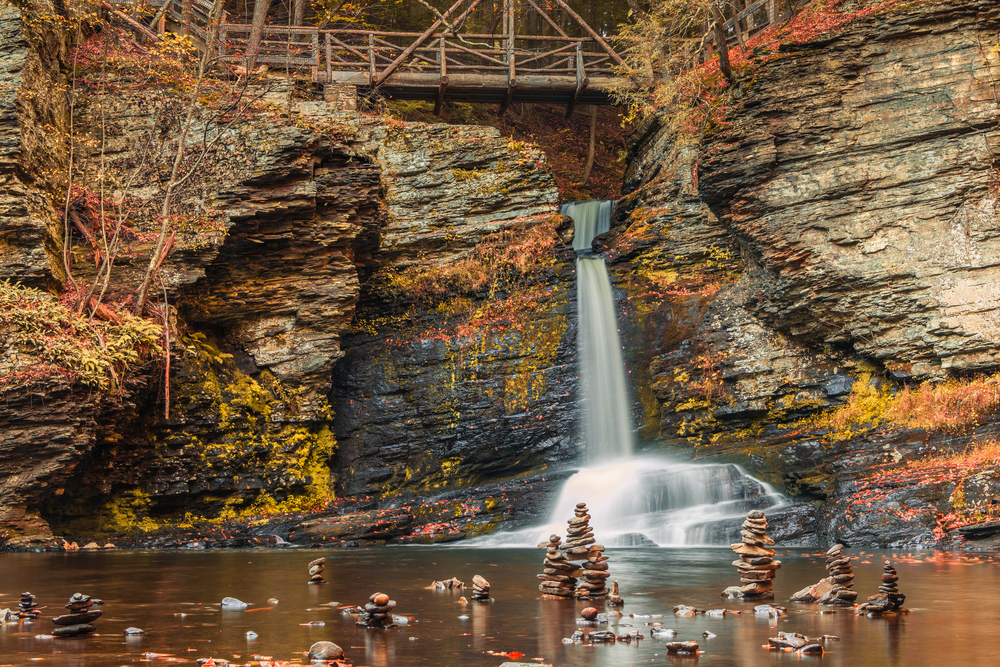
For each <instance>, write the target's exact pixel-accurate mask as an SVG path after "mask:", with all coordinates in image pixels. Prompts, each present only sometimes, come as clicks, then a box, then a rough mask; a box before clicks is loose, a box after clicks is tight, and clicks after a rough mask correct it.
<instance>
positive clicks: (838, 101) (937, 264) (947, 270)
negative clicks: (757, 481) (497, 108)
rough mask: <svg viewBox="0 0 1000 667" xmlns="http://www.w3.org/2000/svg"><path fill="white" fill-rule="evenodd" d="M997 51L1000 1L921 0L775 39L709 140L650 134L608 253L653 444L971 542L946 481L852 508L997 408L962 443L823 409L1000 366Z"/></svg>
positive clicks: (938, 536) (829, 504)
mask: <svg viewBox="0 0 1000 667" xmlns="http://www.w3.org/2000/svg"><path fill="white" fill-rule="evenodd" d="M980 40H981V42H980ZM997 43H1000V13H998V10H997V7H996V6H995V4H992V3H985V2H978V1H969V2H957V1H956V2H945V3H933V4H932V3H926V4H920V5H918V6H909V5H908V6H907V9H906V11H905V12H903V11H900V12H897V13H887V14H882V15H876V16H874V17H871V18H869V19H865V20H863V21H859V22H857V23H855V24H852V25H850V26H848V27H847V28H845V29H844V30H843V31H842V32H840V33H838V34H837V35H835V36H831V37H828V38H824V39H823V40H817V41H814V42H810V43H806V44H800V45H792V46H788V47H783V48H782V51H781V54H780V57H778V58H777V59H775V60H773V61H771V62H768V63H766V64H763V65H761V66H760V67H759V68H757V69H756V70H755V72H754V75H753V77H752V79H748V80H745V81H742V82H739V83H738V84H737V86H738V88H739V90H740V95H739V100H740V101H739V102H738V103H737V104H736V106H735V107H734V108H733V110H732V111H731V113H730V115H729V117H728V118H727V119H726V121H725V122H724V123H723V124H722V125H720V126H719V127H716V128H713V132H712V134H711V136H710V137H707V138H706V139H705V140H704V143H703V145H701V146H693V145H691V144H690V143H685V142H684V141H682V140H680V139H679V138H678V137H677V136H675V135H673V134H671V133H670V132H669V131H668V130H666V129H664V128H661V127H659V126H658V125H657V124H656V123H655V121H654V122H650V123H649V124H647V125H646V126H644V127H643V128H640V131H639V134H638V135H637V141H638V148H637V151H636V154H635V156H634V159H633V161H632V168H631V171H630V174H629V177H628V179H627V180H628V183H629V185H628V187H629V188H630V189H632V190H633V192H632V193H631V194H629V195H628V196H627V197H626V198H625V199H624V200H623V201H622V202H621V205H620V206H619V209H618V212H617V213H616V220H615V228H614V230H613V233H612V234H611V235H609V237H608V238H607V239H604V240H602V241H601V245H602V247H603V248H605V249H607V250H608V251H609V255H610V256H611V257H612V258H613V260H612V267H613V268H612V273H613V275H614V276H615V277H616V278H615V280H616V282H617V283H618V285H619V286H621V287H622V289H624V290H625V291H626V293H627V294H628V296H629V303H630V306H631V308H632V315H631V317H632V318H633V321H632V324H631V326H630V327H629V329H630V331H629V335H628V336H627V338H628V343H627V347H628V351H629V355H630V360H631V361H630V363H632V364H633V368H634V369H635V372H634V373H633V375H634V376H637V378H638V389H639V392H638V393H639V397H640V398H641V399H642V401H641V402H642V406H643V410H644V413H645V418H646V422H645V427H646V428H645V430H644V433H645V434H647V435H648V436H649V437H650V439H651V440H653V441H654V442H655V443H656V444H651V446H667V447H671V448H677V447H680V448H692V447H693V448H694V449H695V450H696V452H697V454H698V455H699V456H706V455H708V456H712V455H714V456H720V457H726V458H729V459H731V460H734V461H737V462H740V463H742V464H744V465H746V466H747V467H748V468H749V469H750V470H751V471H752V472H753V473H755V474H758V475H760V476H762V477H763V478H765V479H767V480H768V481H771V482H773V483H776V484H778V485H779V487H780V488H782V490H785V491H786V492H789V493H792V494H794V495H797V496H798V497H800V498H803V499H807V500H816V501H817V503H819V502H820V501H823V504H822V506H821V507H819V509H818V510H817V511H816V515H815V516H816V520H817V525H818V528H819V531H820V533H821V536H822V537H823V539H828V540H843V541H845V542H846V543H849V544H852V545H857V546H861V545H887V544H914V543H928V542H931V541H935V540H948V539H953V538H955V536H956V535H957V533H955V534H951V535H950V537H949V534H948V530H952V531H954V524H948V523H947V522H946V521H943V520H941V517H943V516H947V515H948V514H949V512H950V510H949V508H950V507H952V505H953V500H952V499H953V498H954V497H955V496H954V492H953V489H952V488H951V487H950V486H948V484H951V485H952V486H954V484H955V482H954V480H952V481H951V482H948V483H942V482H933V483H932V482H928V484H931V486H933V488H931V487H930V486H929V487H928V488H924V489H921V490H919V491H915V492H913V493H905V492H903V491H902V487H900V488H901V490H900V491H899V492H898V493H895V495H893V494H889V496H890V497H886V498H882V497H880V498H879V499H878V502H877V503H876V505H878V504H879V503H881V506H880V507H878V510H879V511H876V508H875V507H874V506H873V507H871V508H863V507H858V506H855V504H854V503H855V502H856V501H857V499H858V498H859V497H860V496H861V495H863V489H864V488H868V487H867V486H866V485H869V484H870V483H874V482H869V481H866V480H871V479H874V478H873V477H872V476H873V475H874V474H876V473H877V472H881V471H882V467H884V466H889V467H892V466H899V465H904V464H906V462H907V461H911V460H913V459H916V458H919V457H921V456H923V455H926V454H928V453H934V452H942V451H945V452H946V451H950V450H952V449H956V448H957V449H961V448H964V447H965V446H966V445H968V444H969V443H971V442H976V440H975V439H974V438H975V437H978V438H988V437H991V436H992V435H993V434H994V433H995V432H996V430H997V428H996V425H995V423H994V422H993V420H992V418H984V419H983V420H981V422H980V423H979V424H977V425H973V426H969V427H963V430H962V432H961V434H959V433H957V432H956V431H954V430H951V431H949V430H948V429H943V428H936V427H932V426H928V427H923V428H914V427H913V426H912V425H907V424H902V425H900V424H896V425H893V424H892V422H891V421H881V420H879V419H878V418H876V414H877V413H879V410H882V409H885V406H884V405H883V406H882V408H879V407H878V406H875V405H874V403H873V407H872V408H871V410H870V411H869V412H870V413H871V414H868V415H867V416H866V417H864V418H859V419H858V421H857V423H854V424H853V425H846V426H845V425H843V424H833V423H831V422H830V421H829V420H828V418H827V415H829V414H831V413H833V412H834V411H836V410H838V409H841V408H842V406H844V405H845V404H849V405H853V404H855V403H856V402H857V401H858V400H859V399H858V396H861V395H864V394H865V392H880V395H883V394H884V396H886V397H891V396H892V395H893V394H895V393H897V392H899V391H901V390H902V388H903V385H904V383H910V384H915V383H919V382H921V381H923V380H928V379H930V380H940V379H941V378H943V377H945V376H947V375H948V374H949V373H952V374H960V373H963V372H966V373H967V372H971V371H980V370H986V371H992V370H995V369H996V368H997V366H998V363H997V361H996V359H997V355H996V349H995V344H994V343H995V341H994V338H996V336H994V332H993V330H992V329H991V328H990V327H991V326H992V325H991V324H990V322H992V320H993V319H994V315H993V314H992V313H994V311H995V310H996V309H997V307H998V304H1000V302H998V301H997V300H996V298H995V294H992V291H991V294H992V296H986V294H985V292H983V291H982V290H984V289H985V290H987V291H990V290H992V288H989V287H988V286H989V285H992V284H993V282H995V281H996V280H997V279H998V276H997V274H996V270H995V267H994V264H995V261H993V260H992V259H990V258H991V257H992V254H991V253H993V252H994V250H995V248H993V246H994V245H995V243H994V240H995V239H994V237H995V236H996V232H997V229H1000V218H998V215H997V213H996V198H997V192H996V187H995V183H996V179H997V170H996V163H995V154H996V151H997V144H998V140H1000V134H998V121H1000V106H998V104H997V102H996V99H995V96H994V92H995V91H994V90H993V84H992V83H991V82H992V81H997V80H1000V76H998V74H1000V62H998V61H997V54H996V50H995V48H993V46H994V45H996V44H997ZM981 44H982V45H985V46H982V47H981ZM993 291H995V290H993ZM647 312H653V313H654V315H653V316H652V317H650V316H648V315H646V314H645V313H647ZM991 341H994V342H991ZM886 400H888V399H886ZM983 474H984V475H985V476H986V477H989V478H990V479H992V477H990V475H992V474H993V473H991V472H989V471H988V470H986V471H985V472H984V473H983ZM977 479H978V478H977ZM942 484H944V486H942ZM934 485H936V486H934ZM980 486H982V484H980ZM945 487H947V488H945ZM977 488H978V487H977ZM883 510H884V511H883ZM984 516H985V515H984ZM913 517H923V518H921V519H920V520H914V518H913ZM948 526H950V528H948ZM934 528H937V529H938V530H937V531H935V530H934ZM972 533H974V531H972ZM972 533H970V534H972ZM942 543H943V542H942Z"/></svg>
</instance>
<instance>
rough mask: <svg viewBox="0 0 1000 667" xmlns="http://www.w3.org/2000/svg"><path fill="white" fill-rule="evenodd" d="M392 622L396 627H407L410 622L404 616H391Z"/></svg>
mask: <svg viewBox="0 0 1000 667" xmlns="http://www.w3.org/2000/svg"><path fill="white" fill-rule="evenodd" d="M392 622H393V623H395V624H396V625H407V624H408V623H409V622H410V619H408V618H407V617H405V616H397V615H396V614H393V615H392Z"/></svg>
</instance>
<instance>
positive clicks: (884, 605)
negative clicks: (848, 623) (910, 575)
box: [858, 561, 906, 614]
mask: <svg viewBox="0 0 1000 667" xmlns="http://www.w3.org/2000/svg"><path fill="white" fill-rule="evenodd" d="M882 570H883V572H882V584H881V585H880V586H879V587H878V593H876V594H875V595H872V596H871V597H869V598H868V602H866V603H865V604H863V605H861V606H860V607H858V611H859V612H862V611H863V612H867V613H876V614H881V613H883V612H889V611H896V610H897V609H899V608H900V607H902V606H903V602H904V601H905V600H906V596H905V595H903V594H902V593H900V592H899V589H898V587H897V585H896V582H897V581H899V577H898V576H897V575H896V568H894V567H893V566H892V563H891V562H890V561H886V562H885V565H883V566H882Z"/></svg>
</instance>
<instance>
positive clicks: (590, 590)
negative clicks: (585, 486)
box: [566, 503, 611, 600]
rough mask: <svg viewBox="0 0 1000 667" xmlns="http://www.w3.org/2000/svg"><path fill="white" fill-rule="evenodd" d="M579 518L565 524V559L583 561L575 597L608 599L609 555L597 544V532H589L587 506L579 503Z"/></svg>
mask: <svg viewBox="0 0 1000 667" xmlns="http://www.w3.org/2000/svg"><path fill="white" fill-rule="evenodd" d="M573 513H574V514H575V515H576V516H574V517H573V518H572V519H570V520H569V521H567V522H566V523H568V524H569V528H567V529H566V557H567V558H568V559H569V560H582V561H584V562H583V567H582V569H581V572H580V575H579V576H580V581H579V583H577V585H576V591H574V593H573V597H575V598H578V599H583V600H603V599H604V598H606V597H607V596H608V588H607V585H608V581H607V580H608V577H609V576H611V575H610V573H609V572H608V564H607V560H608V558H607V556H605V555H604V547H603V546H602V545H600V544H597V543H596V542H597V540H596V539H595V538H594V532H593V531H592V530H591V529H590V513H589V512H588V511H587V503H577V504H576V509H575V510H574V511H573Z"/></svg>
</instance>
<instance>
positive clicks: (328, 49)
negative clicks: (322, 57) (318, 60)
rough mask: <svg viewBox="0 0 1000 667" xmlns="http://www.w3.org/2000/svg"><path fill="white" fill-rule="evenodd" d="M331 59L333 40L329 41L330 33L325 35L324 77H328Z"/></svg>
mask: <svg viewBox="0 0 1000 667" xmlns="http://www.w3.org/2000/svg"><path fill="white" fill-rule="evenodd" d="M332 60H333V42H331V41H330V35H329V34H327V36H326V78H327V79H329V78H330V72H331V71H332V70H331V68H332V65H331V64H330V61H332Z"/></svg>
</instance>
